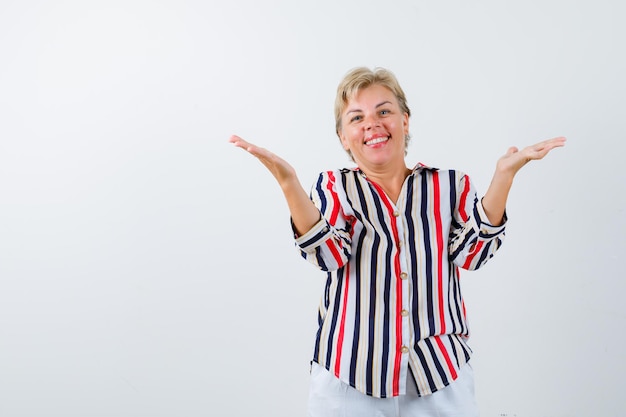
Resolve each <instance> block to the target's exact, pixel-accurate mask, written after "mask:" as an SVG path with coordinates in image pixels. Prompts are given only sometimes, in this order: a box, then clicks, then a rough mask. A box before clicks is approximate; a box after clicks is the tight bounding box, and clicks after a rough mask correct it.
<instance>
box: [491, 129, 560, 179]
mask: <svg viewBox="0 0 626 417" xmlns="http://www.w3.org/2000/svg"><path fill="white" fill-rule="evenodd" d="M564 144H565V138H563V137H558V138H553V139H548V140H545V141H543V142H539V143H536V144H534V145H531V146H527V147H525V148H524V149H522V150H519V149H517V148H516V147H511V148H509V150H508V151H507V153H506V154H504V155H503V156H502V157H501V158H500V159H499V160H498V164H497V170H498V171H500V172H503V173H509V174H512V175H515V174H516V173H517V171H519V170H520V169H521V168H522V167H523V166H524V165H526V164H527V163H528V162H530V161H532V160H539V159H542V158H543V157H544V156H546V155H547V154H548V153H549V152H550V151H551V150H552V149H554V148H558V147H561V146H563V145H564Z"/></svg>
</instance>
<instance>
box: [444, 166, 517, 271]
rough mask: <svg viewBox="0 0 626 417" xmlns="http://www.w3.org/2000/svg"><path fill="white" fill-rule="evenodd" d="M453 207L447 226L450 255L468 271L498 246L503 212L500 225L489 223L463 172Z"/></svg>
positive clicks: (500, 243) (491, 255) (504, 223)
mask: <svg viewBox="0 0 626 417" xmlns="http://www.w3.org/2000/svg"><path fill="white" fill-rule="evenodd" d="M456 190H457V193H456V207H455V209H454V212H453V219H452V226H451V228H450V248H449V251H450V255H451V257H452V260H453V262H454V264H455V265H457V266H459V267H461V268H463V269H468V270H475V269H478V268H480V267H481V266H483V265H484V264H485V263H486V262H487V261H488V260H489V259H491V258H492V257H493V255H494V254H495V252H496V251H497V250H498V249H499V248H500V246H501V245H502V241H503V239H504V235H505V233H504V231H505V226H506V222H507V215H506V213H505V214H504V218H503V221H502V224H501V225H499V226H494V225H492V224H490V223H489V220H488V218H487V215H486V214H485V209H484V208H483V205H482V200H480V199H479V198H478V196H477V194H476V190H475V189H474V186H473V184H472V183H471V181H470V179H469V177H468V176H467V175H465V174H460V175H459V181H458V183H457V186H456Z"/></svg>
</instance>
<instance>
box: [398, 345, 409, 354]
mask: <svg viewBox="0 0 626 417" xmlns="http://www.w3.org/2000/svg"><path fill="white" fill-rule="evenodd" d="M400 350H401V351H402V353H409V348H408V347H406V346H402V349H400Z"/></svg>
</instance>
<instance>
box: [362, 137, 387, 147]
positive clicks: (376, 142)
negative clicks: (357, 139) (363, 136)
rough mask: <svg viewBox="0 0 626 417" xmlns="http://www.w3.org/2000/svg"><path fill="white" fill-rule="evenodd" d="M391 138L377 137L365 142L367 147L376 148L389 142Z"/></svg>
mask: <svg viewBox="0 0 626 417" xmlns="http://www.w3.org/2000/svg"><path fill="white" fill-rule="evenodd" d="M389 139H391V136H375V137H372V138H369V139H367V140H366V141H365V145H366V146H375V145H379V144H381V143H385V142H387V141H388V140H389Z"/></svg>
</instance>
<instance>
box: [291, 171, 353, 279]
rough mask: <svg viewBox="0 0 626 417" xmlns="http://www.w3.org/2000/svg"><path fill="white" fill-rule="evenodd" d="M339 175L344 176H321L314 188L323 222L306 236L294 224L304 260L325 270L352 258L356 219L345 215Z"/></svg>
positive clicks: (296, 239)
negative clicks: (336, 180)
mask: <svg viewBox="0 0 626 417" xmlns="http://www.w3.org/2000/svg"><path fill="white" fill-rule="evenodd" d="M336 175H340V174H338V173H335V172H332V171H329V172H324V173H321V174H320V175H319V177H318V179H317V181H316V183H315V185H314V186H313V187H312V190H311V194H310V197H311V200H312V201H313V203H314V204H315V206H316V207H317V208H318V209H319V210H320V213H321V219H320V221H319V222H317V224H315V225H314V226H313V227H312V228H311V229H310V230H309V231H307V232H306V233H304V234H303V235H298V234H297V233H296V232H295V228H294V227H293V223H292V225H291V226H292V229H293V230H294V238H295V243H296V247H297V248H298V249H299V251H300V253H301V255H302V257H303V258H305V259H306V260H308V261H309V262H311V263H312V264H313V265H315V266H316V267H318V268H319V269H321V270H323V271H334V270H337V269H339V268H340V267H342V266H344V265H345V264H346V263H347V262H348V260H349V259H350V248H351V233H350V231H351V230H352V219H349V218H347V217H346V216H345V214H344V210H343V208H342V205H341V200H342V199H341V198H340V193H338V190H337V184H336V182H335V179H336Z"/></svg>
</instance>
